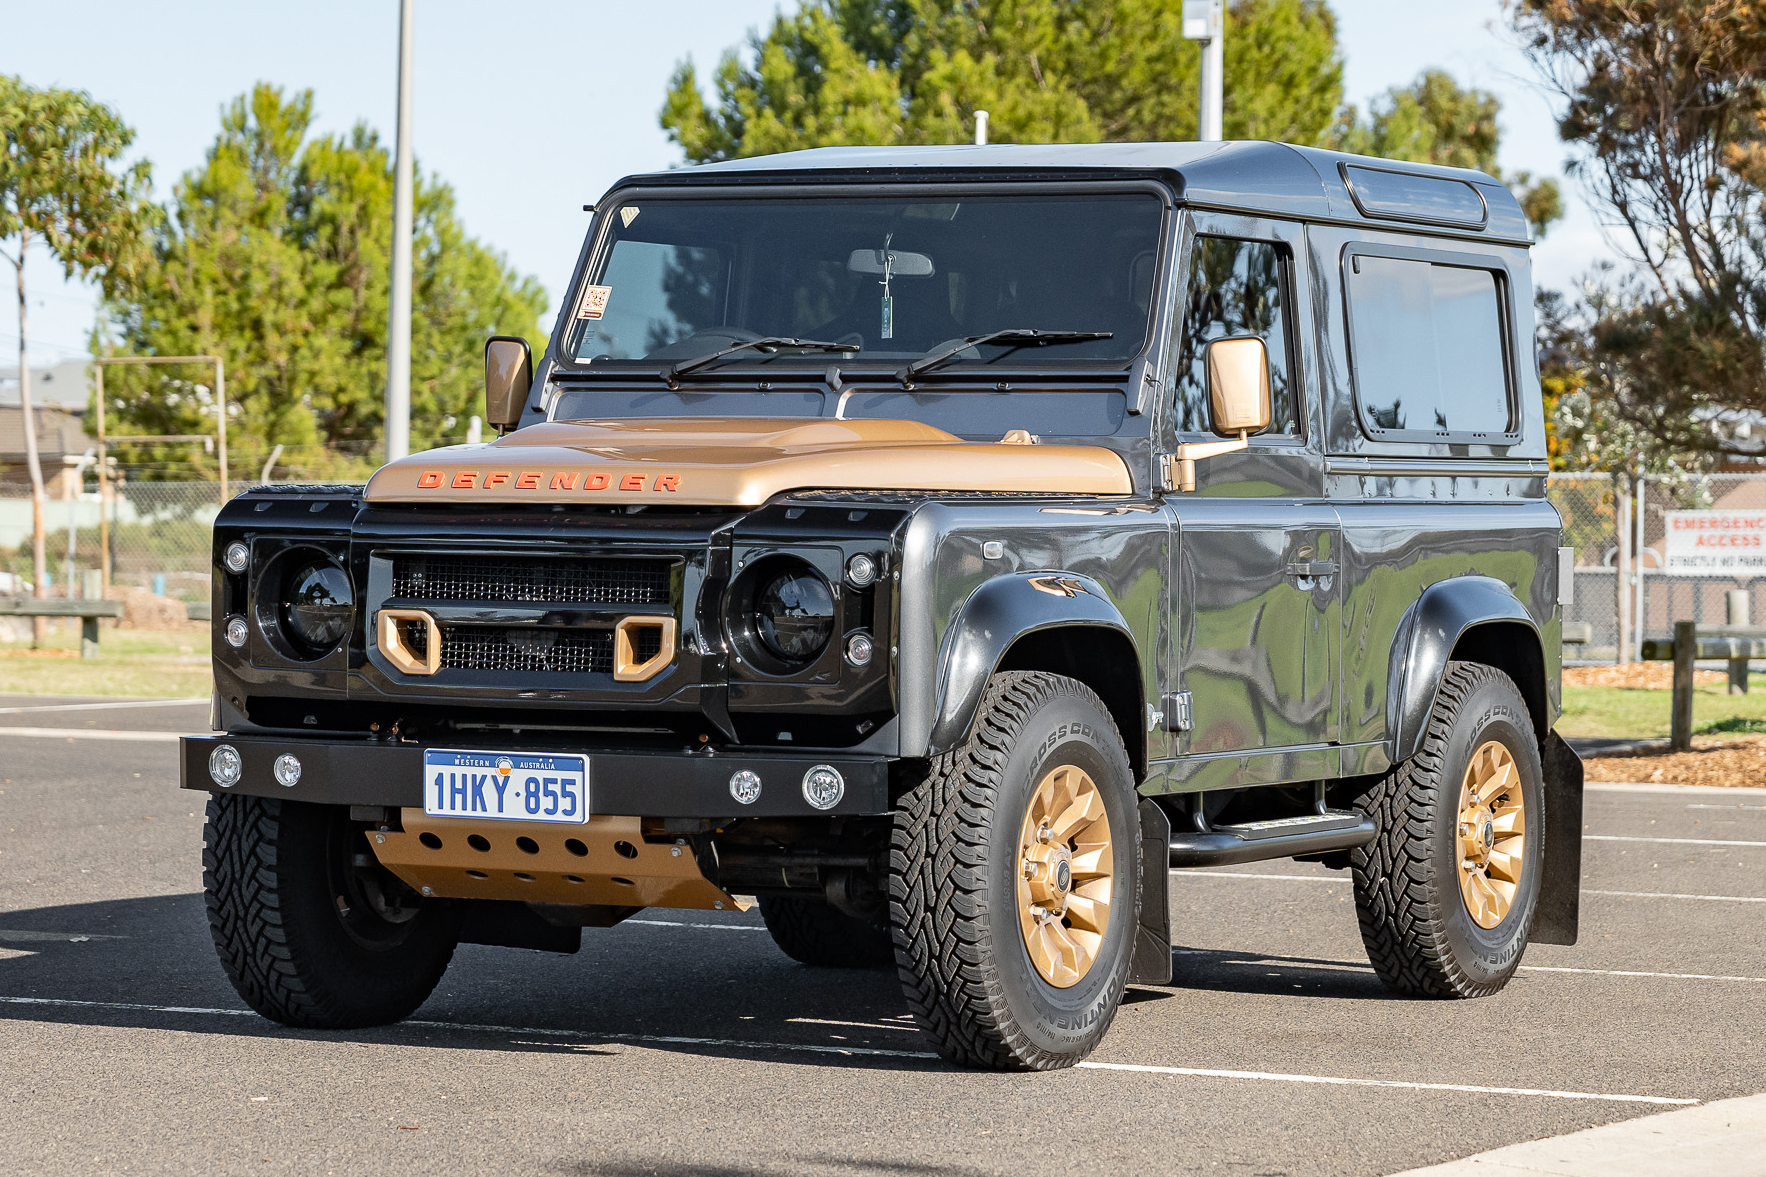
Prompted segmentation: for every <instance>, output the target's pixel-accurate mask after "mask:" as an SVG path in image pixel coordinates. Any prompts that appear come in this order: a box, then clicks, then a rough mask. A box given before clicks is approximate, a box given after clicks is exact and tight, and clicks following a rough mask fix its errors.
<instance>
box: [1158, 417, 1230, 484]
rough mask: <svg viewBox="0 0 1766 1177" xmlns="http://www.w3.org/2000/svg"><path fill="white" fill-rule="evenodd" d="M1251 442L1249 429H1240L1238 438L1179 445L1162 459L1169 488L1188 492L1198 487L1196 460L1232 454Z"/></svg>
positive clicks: (1163, 471) (1161, 462)
mask: <svg viewBox="0 0 1766 1177" xmlns="http://www.w3.org/2000/svg"><path fill="white" fill-rule="evenodd" d="M1250 444H1251V434H1250V432H1249V431H1248V430H1244V429H1241V430H1239V435H1238V436H1237V437H1236V438H1231V439H1229V440H1227V441H1190V442H1185V443H1184V444H1182V445H1180V446H1178V447H1177V449H1175V450H1173V451H1172V452H1171V453H1169V454H1167V455H1165V457H1164V458H1163V459H1161V460H1160V465H1161V467H1162V468H1163V469H1162V471H1161V472H1162V473H1163V474H1164V477H1165V486H1166V488H1167V489H1168V490H1176V491H1181V492H1182V493H1184V494H1188V493H1190V492H1191V491H1193V490H1195V489H1196V462H1197V461H1198V460H1200V459H1202V458H1213V457H1217V456H1219V455H1220V454H1230V453H1233V452H1234V451H1236V450H1242V449H1244V448H1246V447H1247V446H1249V445H1250Z"/></svg>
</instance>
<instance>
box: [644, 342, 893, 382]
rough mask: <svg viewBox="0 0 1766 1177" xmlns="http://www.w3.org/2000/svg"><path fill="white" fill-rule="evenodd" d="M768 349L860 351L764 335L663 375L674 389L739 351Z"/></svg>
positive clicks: (671, 368)
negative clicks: (683, 378)
mask: <svg viewBox="0 0 1766 1177" xmlns="http://www.w3.org/2000/svg"><path fill="white" fill-rule="evenodd" d="M767 347H798V348H802V349H804V350H805V351H857V350H858V347H857V345H855V344H851V343H830V342H828V341H827V340H825V339H796V338H793V337H791V336H788V335H763V336H761V337H760V338H759V339H746V340H743V341H742V342H741V343H737V344H733V345H731V346H730V347H726V348H722V349H720V350H718V351H714V352H712V353H711V354H710V355H703V356H699V357H697V358H695V359H691V360H687V361H685V362H683V363H679V364H671V365H669V367H668V368H667V369H666V370H665V371H664V373H663V375H664V378H665V379H667V380H668V386H669V387H670V388H673V387H674V386H675V380H676V379H678V378H679V377H681V376H685V375H686V374H687V373H688V372H696V371H698V370H699V369H700V368H703V367H705V366H706V365H707V364H715V363H716V362H717V361H719V360H721V359H723V358H724V357H725V356H733V355H735V354H736V353H737V352H739V351H748V350H749V349H751V348H767Z"/></svg>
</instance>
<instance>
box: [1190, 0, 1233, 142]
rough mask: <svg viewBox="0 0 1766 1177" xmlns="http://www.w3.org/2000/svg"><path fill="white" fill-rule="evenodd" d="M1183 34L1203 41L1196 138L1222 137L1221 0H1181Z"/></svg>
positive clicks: (1223, 23)
mask: <svg viewBox="0 0 1766 1177" xmlns="http://www.w3.org/2000/svg"><path fill="white" fill-rule="evenodd" d="M1183 35H1184V39H1185V40H1189V41H1200V42H1201V43H1202V71H1201V74H1200V81H1201V86H1200V89H1201V92H1202V93H1201V102H1200V108H1199V110H1198V111H1197V115H1198V117H1197V120H1196V122H1197V134H1196V138H1198V139H1200V140H1201V141H1202V142H1204V143H1218V142H1220V140H1221V139H1222V138H1223V137H1224V136H1223V133H1222V125H1221V124H1222V122H1223V118H1224V105H1225V103H1224V99H1223V96H1222V89H1223V85H1224V83H1223V79H1222V75H1223V74H1224V73H1225V72H1226V69H1225V67H1226V54H1225V49H1224V43H1225V41H1226V17H1225V13H1224V12H1223V11H1222V0H1183Z"/></svg>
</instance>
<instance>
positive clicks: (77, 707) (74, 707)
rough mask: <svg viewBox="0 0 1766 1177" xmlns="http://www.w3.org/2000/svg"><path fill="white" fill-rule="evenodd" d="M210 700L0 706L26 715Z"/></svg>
mask: <svg viewBox="0 0 1766 1177" xmlns="http://www.w3.org/2000/svg"><path fill="white" fill-rule="evenodd" d="M209 702H210V700H209V699H207V698H206V697H204V698H191V699H122V700H118V701H116V702H111V703H48V704H43V705H41V706H39V705H36V704H33V705H32V706H29V707H0V715H24V714H27V713H29V712H32V711H109V710H111V709H113V708H118V707H123V708H128V707H195V706H197V705H198V704H201V705H202V706H204V707H206V706H208V704H209Z"/></svg>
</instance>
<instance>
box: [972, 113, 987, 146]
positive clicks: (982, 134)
mask: <svg viewBox="0 0 1766 1177" xmlns="http://www.w3.org/2000/svg"><path fill="white" fill-rule="evenodd" d="M975 146H977V147H986V146H987V112H986V111H985V110H978V111H976V112H975Z"/></svg>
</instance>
